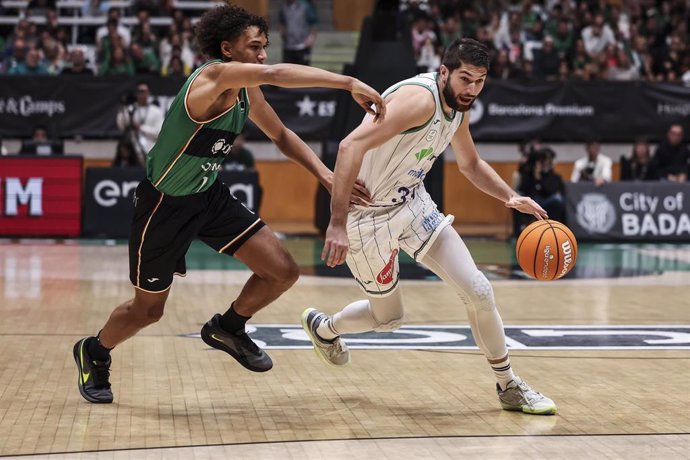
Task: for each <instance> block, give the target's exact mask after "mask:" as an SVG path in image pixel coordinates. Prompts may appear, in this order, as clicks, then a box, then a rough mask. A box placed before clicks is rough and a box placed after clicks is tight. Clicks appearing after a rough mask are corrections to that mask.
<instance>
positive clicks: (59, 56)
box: [43, 37, 65, 75]
mask: <svg viewBox="0 0 690 460" xmlns="http://www.w3.org/2000/svg"><path fill="white" fill-rule="evenodd" d="M43 56H45V60H44V63H45V66H46V70H47V72H48V74H49V75H60V73H61V72H62V69H63V68H64V67H65V59H64V56H65V49H64V48H63V47H62V45H60V43H58V41H57V40H55V39H54V38H52V37H50V38H48V40H46V41H45V42H44V44H43Z"/></svg>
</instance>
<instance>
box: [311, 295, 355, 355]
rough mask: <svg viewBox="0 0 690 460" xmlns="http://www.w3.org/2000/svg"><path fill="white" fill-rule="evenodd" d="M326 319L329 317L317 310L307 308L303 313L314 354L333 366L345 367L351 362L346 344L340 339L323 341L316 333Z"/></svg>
mask: <svg viewBox="0 0 690 460" xmlns="http://www.w3.org/2000/svg"><path fill="white" fill-rule="evenodd" d="M326 318H328V315H326V314H325V313H323V312H320V311H318V310H316V309H315V308H307V309H306V310H304V312H303V313H302V327H303V328H304V331H305V332H306V333H307V336H308V337H309V339H310V340H311V343H312V344H314V352H316V355H317V356H318V357H319V358H321V361H323V362H324V363H326V364H330V365H331V366H344V365H345V364H347V363H349V362H350V350H348V349H347V345H345V342H343V341H342V339H341V338H340V337H336V338H335V339H333V340H326V339H322V338H321V337H319V334H317V333H316V329H317V328H318V327H319V325H320V324H321V322H322V321H323V320H325V319H326Z"/></svg>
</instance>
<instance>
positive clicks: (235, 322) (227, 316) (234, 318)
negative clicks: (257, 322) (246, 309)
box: [220, 302, 251, 332]
mask: <svg viewBox="0 0 690 460" xmlns="http://www.w3.org/2000/svg"><path fill="white" fill-rule="evenodd" d="M233 305H235V302H233V303H232V305H230V308H228V311H226V312H225V313H224V314H223V316H221V317H220V327H222V328H223V329H225V330H226V331H228V332H238V331H244V325H245V324H247V321H248V320H249V318H251V316H242V315H240V314H238V313H237V312H236V311H235V309H234V308H233Z"/></svg>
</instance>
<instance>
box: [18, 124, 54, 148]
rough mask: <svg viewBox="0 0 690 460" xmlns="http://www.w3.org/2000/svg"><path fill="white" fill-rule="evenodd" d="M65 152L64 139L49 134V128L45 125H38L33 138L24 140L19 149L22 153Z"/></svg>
mask: <svg viewBox="0 0 690 460" xmlns="http://www.w3.org/2000/svg"><path fill="white" fill-rule="evenodd" d="M63 153H64V150H63V146H62V141H60V140H59V139H55V138H50V137H49V136H48V130H47V129H46V127H45V126H43V125H37V126H36V127H35V128H34V132H33V134H32V135H31V139H28V140H25V141H22V145H21V147H20V149H19V154H21V155H62V154H63Z"/></svg>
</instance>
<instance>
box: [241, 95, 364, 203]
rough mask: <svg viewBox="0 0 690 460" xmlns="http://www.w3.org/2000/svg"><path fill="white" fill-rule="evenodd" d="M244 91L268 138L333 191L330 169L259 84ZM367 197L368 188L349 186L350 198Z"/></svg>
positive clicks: (254, 118) (360, 200)
mask: <svg viewBox="0 0 690 460" xmlns="http://www.w3.org/2000/svg"><path fill="white" fill-rule="evenodd" d="M247 91H248V92H249V100H250V101H251V110H250V111H249V118H250V119H251V120H252V121H253V122H254V123H255V124H256V126H258V127H259V129H260V130H261V131H263V132H264V134H266V136H268V138H269V139H271V141H272V142H273V143H274V144H275V145H276V147H278V149H279V150H280V151H281V153H282V154H283V155H285V156H286V157H288V158H290V159H291V160H293V161H295V162H296V163H299V164H300V165H302V166H303V167H304V168H305V169H306V170H307V171H309V172H310V173H311V174H312V175H313V176H315V177H316V178H317V179H318V180H319V182H320V183H321V184H322V185H323V186H324V187H326V190H328V191H329V192H332V189H333V172H332V171H331V170H330V169H328V168H327V167H326V165H324V164H323V162H322V161H321V160H320V159H319V157H318V156H317V155H316V154H315V153H314V151H313V150H312V149H311V148H310V147H309V146H308V145H307V144H306V143H305V142H304V141H303V140H302V139H300V138H299V136H297V134H295V133H294V132H293V131H292V130H290V129H288V128H287V127H286V126H285V125H284V124H283V122H282V121H281V120H280V118H278V115H277V114H276V113H275V111H274V110H273V107H271V106H270V105H269V104H268V102H266V99H265V98H264V95H263V92H262V91H261V88H249V89H248V90H247ZM369 200H370V197H369V192H368V191H367V189H366V188H364V186H363V185H362V184H355V185H354V188H353V189H352V190H351V195H350V202H351V203H355V204H359V205H367V204H369Z"/></svg>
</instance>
